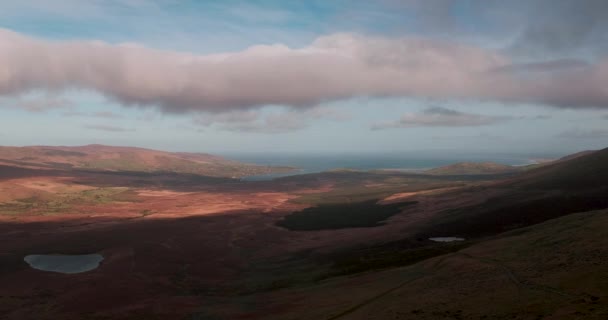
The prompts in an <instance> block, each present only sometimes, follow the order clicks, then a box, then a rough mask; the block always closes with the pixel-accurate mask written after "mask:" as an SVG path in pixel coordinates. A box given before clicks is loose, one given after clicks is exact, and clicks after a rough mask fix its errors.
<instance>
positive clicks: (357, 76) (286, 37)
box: [0, 0, 608, 154]
mask: <svg viewBox="0 0 608 320" xmlns="http://www.w3.org/2000/svg"><path fill="white" fill-rule="evenodd" d="M0 119H1V120H0V123H1V125H0V144H1V145H14V146H22V145H84V144H92V143H99V144H108V145H126V146H139V147H148V148H155V149H162V150H168V151H191V152H209V153H235V152H243V153H249V152H251V153H258V152H261V153H264V152H272V153H281V152H285V153H340V152H357V153H376V154H380V153H399V152H414V151H445V152H453V151H458V152H488V153H492V152H501V153H509V152H513V153H563V154H566V153H570V152H575V151H579V150H586V149H599V148H604V147H607V146H608V1H604V0H512V1H499V0H377V1H364V0H307V1H303V0H302V1H296V0H261V1H230V0H228V1H219V0H218V1H214V0H208V1H195V0H180V1H178V0H123V1H118V0H86V1H85V0H55V1H46V0H21V1H2V2H0Z"/></svg>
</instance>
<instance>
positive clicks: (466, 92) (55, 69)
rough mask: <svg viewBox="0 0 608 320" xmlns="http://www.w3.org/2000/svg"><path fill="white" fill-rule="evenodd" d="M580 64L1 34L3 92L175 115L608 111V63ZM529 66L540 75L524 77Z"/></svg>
mask: <svg viewBox="0 0 608 320" xmlns="http://www.w3.org/2000/svg"><path fill="white" fill-rule="evenodd" d="M574 64H575V67H567V68H564V67H563V65H564V63H563V61H562V62H561V63H560V62H556V63H554V64H551V63H547V62H543V65H542V66H541V67H538V66H532V67H531V65H523V66H522V65H516V64H514V63H512V62H511V61H510V59H509V58H508V57H507V56H505V55H503V54H501V53H499V52H497V51H492V50H488V49H484V48H481V47H474V46H467V45H462V44H457V43H452V42H446V41H439V40H430V39H424V38H382V37H367V36H361V35H356V34H333V35H329V36H324V37H320V38H318V39H316V40H315V41H314V42H313V43H311V44H310V45H309V46H306V47H303V48H297V49H294V48H289V47H287V46H284V45H279V44H277V45H259V46H254V47H250V48H248V49H246V50H243V51H240V52H231V53H221V54H212V55H196V54H191V53H181V52H173V51H160V50H154V49H149V48H145V47H142V46H138V45H133V44H122V45H111V44H107V43H103V42H91V41H65V42H50V41H45V40H40V39H35V38H30V37H27V36H23V35H21V34H17V33H14V32H12V31H9V30H5V29H0V66H2V67H1V68H0V94H3V95H18V94H23V93H27V92H30V91H33V90H42V91H48V92H61V91H64V90H68V89H74V88H76V89H79V88H82V89H88V90H95V91H97V92H100V93H102V94H104V95H106V96H107V97H109V98H112V99H114V100H116V101H118V102H119V103H122V104H123V105H136V106H153V107H158V108H159V109H160V110H162V111H163V112H169V113H184V112H191V111H203V112H211V113H223V112H230V111H235V110H249V109H253V108H257V107H261V106H266V105H283V106H289V107H293V108H309V107H312V106H317V105H319V104H320V103H323V102H326V101H333V100H340V99H347V98H352V97H359V96H374V97H383V96H398V97H399V96H403V97H431V98H439V99H443V98H445V99H448V98H456V99H459V98H462V99H480V100H497V101H507V102H531V103H544V104H549V105H553V106H559V107H573V108H574V107H586V108H606V107H608V87H607V86H606V85H605V84H606V83H608V60H602V61H599V62H597V63H591V64H588V65H587V64H581V63H574ZM569 65H572V63H569ZM553 66H557V69H558V71H555V72H553V71H552V67H553ZM522 68H523V69H530V70H531V71H532V72H526V73H525V74H523V75H522V72H521V71H522ZM537 69H541V70H542V72H534V71H535V70H537ZM511 70H517V72H511Z"/></svg>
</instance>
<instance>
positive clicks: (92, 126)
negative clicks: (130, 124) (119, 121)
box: [84, 124, 135, 132]
mask: <svg viewBox="0 0 608 320" xmlns="http://www.w3.org/2000/svg"><path fill="white" fill-rule="evenodd" d="M84 128H86V129H91V130H99V131H107V132H131V131H135V129H129V128H123V127H118V126H112V125H104V124H89V125H85V126H84Z"/></svg>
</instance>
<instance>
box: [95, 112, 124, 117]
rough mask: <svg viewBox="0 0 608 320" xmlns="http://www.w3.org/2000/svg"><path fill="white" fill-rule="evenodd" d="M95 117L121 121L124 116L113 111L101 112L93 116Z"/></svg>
mask: <svg viewBox="0 0 608 320" xmlns="http://www.w3.org/2000/svg"><path fill="white" fill-rule="evenodd" d="M91 115H92V116H93V117H97V118H106V119H120V118H122V117H123V116H122V115H120V114H117V113H114V112H111V111H99V112H95V113H93V114H91Z"/></svg>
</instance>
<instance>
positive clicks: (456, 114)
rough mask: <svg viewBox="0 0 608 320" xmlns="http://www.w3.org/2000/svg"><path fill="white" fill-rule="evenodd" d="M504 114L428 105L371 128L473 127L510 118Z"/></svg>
mask: <svg viewBox="0 0 608 320" xmlns="http://www.w3.org/2000/svg"><path fill="white" fill-rule="evenodd" d="M510 119H511V118H510V117H504V116H486V115H480V114H473V113H466V112H460V111H456V110H452V109H447V108H442V107H430V108H427V109H425V110H423V111H422V112H421V113H408V114H405V115H403V116H401V118H400V119H399V120H397V121H388V122H383V123H377V124H374V125H372V127H371V129H372V130H382V129H389V128H412V127H475V126H484V125H489V124H494V123H498V122H503V121H507V120H510Z"/></svg>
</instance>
